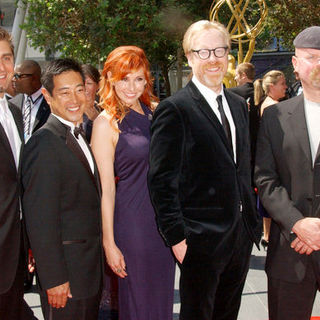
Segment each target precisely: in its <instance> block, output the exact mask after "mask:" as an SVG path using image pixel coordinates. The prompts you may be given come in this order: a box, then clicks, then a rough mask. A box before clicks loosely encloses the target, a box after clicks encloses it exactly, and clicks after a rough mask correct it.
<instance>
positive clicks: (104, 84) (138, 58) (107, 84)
mask: <svg viewBox="0 0 320 320" xmlns="http://www.w3.org/2000/svg"><path fill="white" fill-rule="evenodd" d="M140 69H142V70H143V72H144V76H145V79H146V82H147V83H146V86H145V90H144V92H143V94H142V95H141V97H140V99H139V100H140V101H141V102H142V103H144V104H145V105H146V106H147V107H149V108H150V109H151V103H152V102H155V101H157V100H158V99H157V98H156V97H155V96H154V95H153V93H152V89H153V79H152V77H151V74H150V67H149V62H148V60H147V57H146V55H145V53H144V51H143V50H142V49H140V48H138V47H135V46H121V47H118V48H116V49H114V50H113V51H111V52H110V53H109V55H108V57H107V60H106V62H105V64H104V67H103V70H102V73H101V81H100V91H99V95H100V106H101V107H102V108H104V109H105V110H106V111H107V112H108V113H109V114H110V116H111V123H112V122H113V121H114V120H115V121H121V120H122V119H123V118H124V116H125V115H126V113H127V112H128V111H129V107H128V106H125V105H124V104H123V103H122V102H121V100H120V99H119V98H118V96H117V94H116V92H115V90H114V86H113V83H114V82H117V81H120V80H122V79H123V78H124V77H125V76H126V75H127V74H129V73H132V72H137V71H138V70H140ZM108 72H111V77H110V78H108Z"/></svg>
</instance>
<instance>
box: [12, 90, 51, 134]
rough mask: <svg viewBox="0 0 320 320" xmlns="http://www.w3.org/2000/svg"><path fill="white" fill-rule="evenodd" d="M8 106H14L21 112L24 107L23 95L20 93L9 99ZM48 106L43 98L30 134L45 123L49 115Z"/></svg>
mask: <svg viewBox="0 0 320 320" xmlns="http://www.w3.org/2000/svg"><path fill="white" fill-rule="evenodd" d="M9 104H14V105H16V106H17V107H18V108H19V109H20V111H21V112H22V108H23V105H24V94H22V93H20V94H18V95H16V96H15V97H13V98H11V99H10V100H9ZM50 112H51V111H50V106H49V105H48V103H47V101H46V99H45V98H44V97H43V98H42V101H41V104H40V106H39V109H38V112H37V114H36V118H35V121H34V125H33V128H32V133H34V132H35V131H37V130H38V129H39V128H41V127H42V126H43V125H44V124H45V123H46V121H47V119H48V117H49V115H50Z"/></svg>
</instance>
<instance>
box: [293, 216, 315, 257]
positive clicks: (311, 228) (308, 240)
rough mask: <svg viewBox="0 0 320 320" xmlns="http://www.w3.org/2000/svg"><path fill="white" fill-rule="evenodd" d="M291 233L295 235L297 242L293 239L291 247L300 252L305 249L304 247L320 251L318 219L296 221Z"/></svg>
mask: <svg viewBox="0 0 320 320" xmlns="http://www.w3.org/2000/svg"><path fill="white" fill-rule="evenodd" d="M292 231H293V232H294V233H295V234H296V235H297V237H298V238H299V240H297V239H295V240H294V241H293V242H292V243H291V247H292V248H294V249H295V250H296V248H297V249H298V250H296V251H297V252H300V250H302V251H303V250H304V249H302V248H305V249H306V246H307V247H309V248H311V249H312V250H319V249H320V219H319V218H304V219H301V220H298V221H297V222H296V223H295V224H294V226H293V228H292Z"/></svg>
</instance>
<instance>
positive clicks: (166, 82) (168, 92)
mask: <svg viewBox="0 0 320 320" xmlns="http://www.w3.org/2000/svg"><path fill="white" fill-rule="evenodd" d="M160 69H161V73H162V76H163V79H164V85H165V89H166V96H167V97H170V96H171V87H170V81H169V74H168V67H167V65H166V64H164V63H161V64H160Z"/></svg>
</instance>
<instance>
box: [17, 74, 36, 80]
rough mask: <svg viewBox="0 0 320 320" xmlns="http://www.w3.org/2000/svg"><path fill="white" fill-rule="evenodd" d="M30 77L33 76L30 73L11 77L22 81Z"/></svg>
mask: <svg viewBox="0 0 320 320" xmlns="http://www.w3.org/2000/svg"><path fill="white" fill-rule="evenodd" d="M31 76H33V74H32V73H15V74H14V75H13V77H14V78H16V79H23V78H27V77H31Z"/></svg>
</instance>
